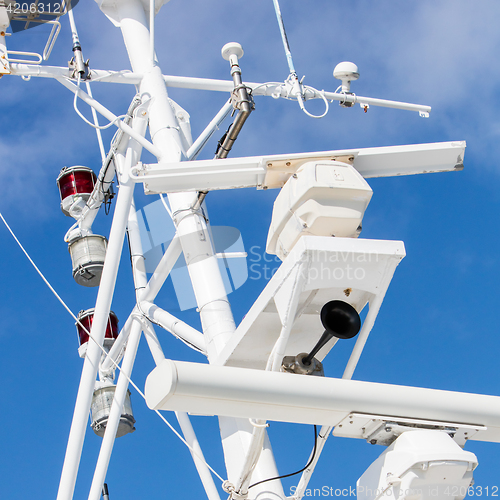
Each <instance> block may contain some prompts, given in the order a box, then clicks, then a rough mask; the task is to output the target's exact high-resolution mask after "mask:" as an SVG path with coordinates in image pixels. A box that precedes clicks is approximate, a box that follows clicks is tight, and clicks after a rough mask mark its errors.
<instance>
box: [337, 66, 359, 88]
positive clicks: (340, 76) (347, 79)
mask: <svg viewBox="0 0 500 500" xmlns="http://www.w3.org/2000/svg"><path fill="white" fill-rule="evenodd" d="M333 76H334V77H335V78H336V79H337V80H341V81H342V92H349V91H350V90H351V81H353V80H357V79H358V78H359V71H358V67H357V66H356V65H355V64H354V63H353V62H349V61H344V62H341V63H339V64H337V66H335V69H334V70H333Z"/></svg>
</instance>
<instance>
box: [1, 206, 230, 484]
mask: <svg viewBox="0 0 500 500" xmlns="http://www.w3.org/2000/svg"><path fill="white" fill-rule="evenodd" d="M0 218H1V219H2V221H3V223H4V224H5V227H6V228H7V229H8V231H9V233H10V234H11V235H12V237H13V238H14V240H15V241H16V243H17V244H18V245H19V248H20V249H21V250H22V251H23V253H24V255H26V257H27V259H28V260H29V261H30V263H31V265H32V266H33V267H34V268H35V270H36V272H37V273H38V274H39V275H40V277H41V278H42V280H43V281H44V282H45V284H46V285H47V286H48V287H49V289H50V291H51V292H52V293H53V294H54V295H55V296H56V298H57V300H58V301H59V302H60V303H61V304H62V306H63V307H64V309H66V311H68V313H69V314H70V315H71V316H72V317H73V318H74V319H75V321H77V322H78V324H80V325H81V326H82V328H83V329H84V330H85V331H86V333H87V334H88V336H89V339H91V340H92V341H93V342H95V343H96V344H97V345H98V346H99V348H100V349H101V351H102V352H103V353H104V354H106V355H107V352H106V351H105V349H104V348H103V347H102V346H101V345H100V344H99V343H98V342H97V341H96V340H95V339H94V338H93V337H92V336H91V335H90V332H89V331H88V330H87V329H86V328H85V326H83V325H82V323H80V321H79V320H78V318H77V317H76V316H75V315H74V314H73V311H71V309H70V308H69V307H68V306H67V305H66V303H65V302H64V300H63V299H62V298H61V296H60V295H59V294H58V293H57V292H56V291H55V289H54V288H53V286H52V285H51V284H50V283H49V281H48V280H47V278H45V276H44V275H43V273H42V271H40V269H38V267H37V265H36V264H35V263H34V261H33V259H32V258H31V257H30V256H29V254H28V252H27V251H26V250H25V248H24V247H23V245H22V243H21V242H20V241H19V240H18V239H17V237H16V235H15V234H14V231H12V229H11V227H10V226H9V224H8V223H7V221H6V220H5V218H4V216H3V215H2V213H1V212H0ZM111 362H112V363H113V364H114V366H115V368H117V369H118V370H119V371H120V373H121V374H122V375H123V376H124V377H125V378H126V379H127V380H128V382H129V384H130V385H132V387H133V388H134V389H135V390H136V391H137V392H138V393H139V394H140V396H141V397H142V398H143V399H144V400H146V396H145V395H144V393H143V392H142V391H141V390H140V389H139V387H137V385H136V384H135V383H134V382H133V380H132V379H131V378H130V377H129V376H128V375H127V374H126V373H125V372H123V371H122V369H121V368H120V367H119V366H118V364H117V363H116V361H115V360H114V359H112V360H111ZM154 411H155V413H156V414H157V415H158V416H159V417H160V418H161V419H162V420H163V421H164V422H165V423H166V424H167V426H168V427H169V428H170V429H171V430H172V432H173V433H174V434H175V435H176V436H177V437H178V438H179V439H180V440H181V441H182V442H183V443H184V444H185V445H186V446H187V447H188V448H189V449H190V450H191V452H192V453H194V455H196V456H197V457H198V458H199V459H200V460H201V461H202V462H204V464H205V465H206V466H207V467H208V468H209V469H210V470H211V471H212V473H213V474H215V475H216V476H217V478H218V479H220V480H221V481H222V482H224V479H222V477H221V476H220V475H219V474H218V473H217V472H216V471H215V470H214V469H213V468H212V467H211V466H210V465H209V464H208V463H207V462H206V461H205V460H204V458H203V457H200V456H199V455H198V453H197V452H196V450H194V448H193V447H192V446H190V445H189V444H188V442H187V441H186V440H185V439H184V438H183V437H182V436H181V435H180V434H179V433H178V432H177V431H176V430H175V428H174V427H173V426H172V424H171V423H170V422H169V421H168V420H167V419H166V418H165V417H164V416H163V415H162V414H161V413H160V412H159V411H158V410H154Z"/></svg>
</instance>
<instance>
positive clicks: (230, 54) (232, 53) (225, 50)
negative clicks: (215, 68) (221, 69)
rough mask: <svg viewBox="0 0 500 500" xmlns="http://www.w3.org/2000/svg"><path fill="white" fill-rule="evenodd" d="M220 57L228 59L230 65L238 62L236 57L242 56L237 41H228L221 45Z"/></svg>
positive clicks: (241, 50)
mask: <svg viewBox="0 0 500 500" xmlns="http://www.w3.org/2000/svg"><path fill="white" fill-rule="evenodd" d="M221 54H222V57H223V58H224V59H225V60H226V61H229V62H230V64H231V66H235V65H237V64H238V59H239V58H240V57H243V48H242V47H241V45H240V44H239V43H238V42H229V43H226V45H224V47H222V50H221Z"/></svg>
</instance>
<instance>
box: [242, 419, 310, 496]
mask: <svg viewBox="0 0 500 500" xmlns="http://www.w3.org/2000/svg"><path fill="white" fill-rule="evenodd" d="M317 430H318V429H317V427H316V425H315V426H314V449H313V452H312V456H311V459H310V460H309V462H308V463H307V465H306V466H305V467H303V468H302V469H300V470H298V471H297V472H292V473H291V474H285V475H283V476H276V477H270V478H269V479H263V480H262V481H259V482H258V483H253V484H252V485H250V486H249V487H248V489H250V488H253V487H254V486H257V485H258V484H262V483H267V482H268V481H274V480H275V479H283V478H285V477H290V476H295V475H297V474H300V473H301V472H303V471H305V470H306V469H307V468H308V467H309V466H310V465H311V464H312V463H313V460H314V457H315V456H316V448H317V443H318V438H317Z"/></svg>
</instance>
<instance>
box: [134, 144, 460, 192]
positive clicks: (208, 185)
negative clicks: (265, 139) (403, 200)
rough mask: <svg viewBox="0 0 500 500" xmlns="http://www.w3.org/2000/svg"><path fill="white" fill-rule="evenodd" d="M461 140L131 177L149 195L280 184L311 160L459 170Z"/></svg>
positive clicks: (176, 167)
mask: <svg viewBox="0 0 500 500" xmlns="http://www.w3.org/2000/svg"><path fill="white" fill-rule="evenodd" d="M464 152H465V141H454V142H438V143H431V144H412V145H407V146H389V147H380V148H366V149H344V150H337V151H319V152H314V153H297V154H281V155H267V156H252V157H245V158H232V159H218V160H196V161H191V162H178V163H153V164H148V165H146V164H143V165H139V166H137V167H136V168H135V169H134V170H133V172H132V177H133V178H134V180H135V181H136V182H143V183H144V190H145V192H146V193H147V194H154V193H171V192H182V191H207V190H208V191H210V190H217V189H234V188H247V187H256V188H259V189H267V188H281V187H282V186H283V185H284V184H285V182H286V181H287V180H288V178H289V177H290V176H291V175H292V174H294V173H295V172H296V171H297V169H298V168H299V167H301V166H302V165H303V164H304V163H306V162H309V161H331V160H337V161H344V162H346V163H350V164H352V165H353V166H354V168H356V170H358V172H359V173H360V174H361V175H363V177H366V178H370V177H389V176H396V175H413V174H425V173H432V172H450V171H454V170H462V168H463V158H464Z"/></svg>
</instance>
